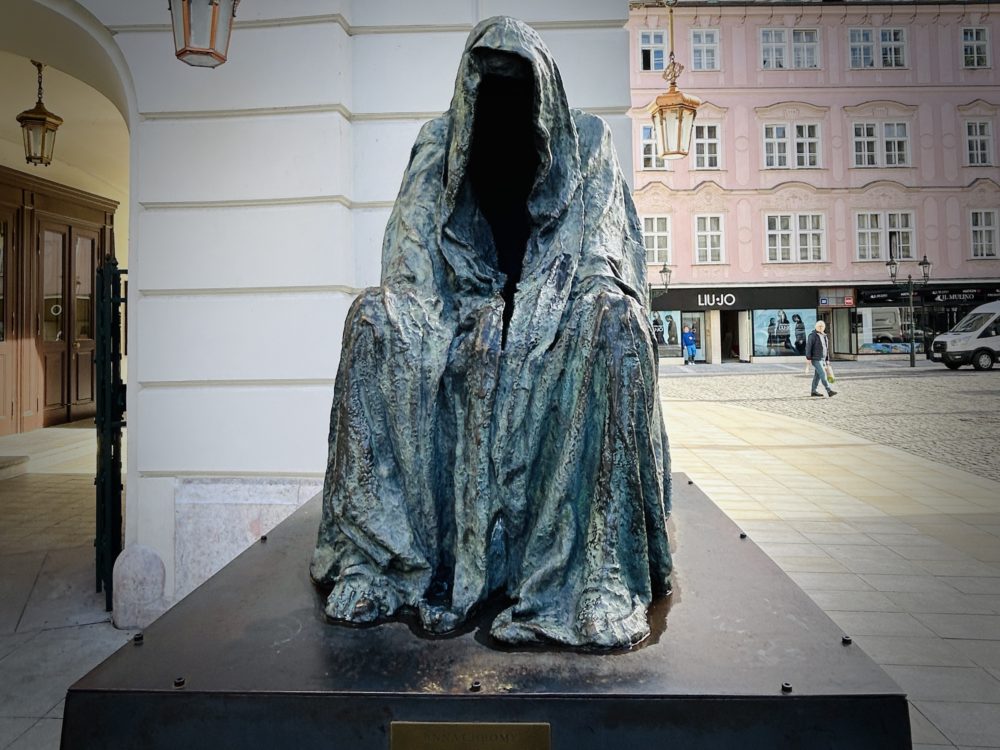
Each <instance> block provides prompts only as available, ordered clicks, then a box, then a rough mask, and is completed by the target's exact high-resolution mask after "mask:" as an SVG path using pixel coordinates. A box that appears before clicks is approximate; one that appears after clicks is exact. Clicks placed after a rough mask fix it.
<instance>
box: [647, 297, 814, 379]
mask: <svg viewBox="0 0 1000 750" xmlns="http://www.w3.org/2000/svg"><path fill="white" fill-rule="evenodd" d="M816 300H817V289H816V287H814V286H808V287H792V286H789V287H704V288H678V289H669V290H668V291H667V292H666V293H663V294H659V295H657V296H656V298H655V300H654V309H653V313H652V323H653V330H654V333H655V334H656V337H657V342H658V344H659V349H660V356H661V357H671V358H672V357H680V356H681V349H680V336H681V332H682V331H683V328H684V326H688V327H690V328H691V331H692V332H693V333H694V334H695V341H696V344H697V347H698V350H697V354H696V356H695V359H696V360H697V361H701V362H711V363H720V362H726V361H742V362H751V361H755V360H769V359H771V358H774V357H787V356H799V357H801V356H802V354H803V352H804V351H805V340H806V336H807V335H808V334H809V331H811V330H812V329H813V327H814V326H815V324H816Z"/></svg>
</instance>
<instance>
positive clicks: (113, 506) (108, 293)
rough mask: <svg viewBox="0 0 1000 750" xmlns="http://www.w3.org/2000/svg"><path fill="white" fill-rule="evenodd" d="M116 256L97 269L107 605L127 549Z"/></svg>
mask: <svg viewBox="0 0 1000 750" xmlns="http://www.w3.org/2000/svg"><path fill="white" fill-rule="evenodd" d="M127 273H128V271H127V270H126V269H124V268H119V267H118V261H117V260H115V258H114V256H111V255H108V256H105V258H104V262H103V263H102V264H101V265H100V267H99V268H98V269H97V310H96V315H95V318H96V323H97V326H96V328H97V341H96V347H97V351H96V352H94V355H95V357H94V358H95V360H96V362H95V365H96V369H97V372H96V378H97V417H96V419H95V421H96V423H97V477H96V478H95V479H94V485H95V486H96V487H97V536H96V538H95V539H94V547H95V548H96V550H97V590H98V591H101V590H102V589H103V590H104V602H105V608H106V609H107V610H108V611H109V612H110V611H111V603H112V594H113V590H112V580H111V579H112V572H113V570H114V566H115V559H116V558H117V557H118V553H119V552H121V551H122V490H123V489H124V485H123V484H122V428H123V427H125V420H124V416H125V383H123V382H122V305H123V304H125V299H124V298H123V297H122V276H124V275H125V274H127Z"/></svg>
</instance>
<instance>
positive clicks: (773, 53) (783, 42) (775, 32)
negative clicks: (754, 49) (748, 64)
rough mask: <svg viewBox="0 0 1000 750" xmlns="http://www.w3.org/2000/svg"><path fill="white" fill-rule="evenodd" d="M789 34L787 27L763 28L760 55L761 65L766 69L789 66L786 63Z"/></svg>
mask: <svg viewBox="0 0 1000 750" xmlns="http://www.w3.org/2000/svg"><path fill="white" fill-rule="evenodd" d="M787 46H788V35H787V33H786V31H785V29H761V31H760V55H761V67H763V68H764V69H766V70H770V69H774V70H778V69H781V68H786V67H788V66H787V65H786V64H785V55H786V53H787V50H786V47H787Z"/></svg>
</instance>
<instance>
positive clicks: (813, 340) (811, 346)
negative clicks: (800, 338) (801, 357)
mask: <svg viewBox="0 0 1000 750" xmlns="http://www.w3.org/2000/svg"><path fill="white" fill-rule="evenodd" d="M806 359H808V360H810V361H812V360H814V359H818V360H824V359H830V340H829V339H827V347H826V356H825V357H824V356H823V342H822V341H821V340H820V337H819V331H813V332H812V333H810V334H809V338H807V339H806Z"/></svg>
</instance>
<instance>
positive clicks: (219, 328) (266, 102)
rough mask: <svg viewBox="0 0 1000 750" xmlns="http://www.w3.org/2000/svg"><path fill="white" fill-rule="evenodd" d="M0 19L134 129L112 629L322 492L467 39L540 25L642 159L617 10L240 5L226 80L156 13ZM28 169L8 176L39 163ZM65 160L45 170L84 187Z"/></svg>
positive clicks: (125, 248)
mask: <svg viewBox="0 0 1000 750" xmlns="http://www.w3.org/2000/svg"><path fill="white" fill-rule="evenodd" d="M0 13H2V15H3V20H4V26H5V30H4V31H3V32H2V33H0V51H3V52H6V53H9V55H10V56H11V57H12V58H23V62H24V63H25V64H27V62H26V60H27V58H29V57H33V58H36V59H41V60H44V61H45V62H47V63H48V64H49V65H50V66H52V69H53V70H54V71H56V73H54V74H53V75H58V74H59V73H65V74H68V76H71V77H74V78H75V79H77V80H79V81H82V82H83V83H85V84H86V85H87V86H89V87H91V88H92V89H94V90H95V91H96V92H97V93H98V94H100V95H101V97H103V98H104V99H106V100H108V101H110V102H111V103H112V104H113V105H114V107H115V108H116V109H117V111H118V113H120V116H121V119H122V121H123V122H124V124H125V126H126V127H127V139H128V141H127V146H128V149H127V154H128V161H127V164H128V167H127V175H126V176H124V177H122V176H121V175H119V179H118V182H117V184H116V185H115V186H114V190H113V191H112V190H110V189H108V190H106V191H105V192H108V193H110V192H115V195H112V196H111V197H112V198H114V199H116V200H118V201H119V203H120V204H121V207H120V208H119V212H118V217H117V218H116V227H117V229H116V232H117V244H118V256H119V258H120V259H122V260H123V261H124V263H123V264H124V265H127V267H128V270H129V277H128V278H129V284H128V341H127V346H128V351H127V355H128V443H127V447H128V471H127V488H126V506H125V539H126V548H125V552H124V553H123V554H122V556H121V557H120V558H119V561H118V563H117V566H116V575H115V619H116V622H118V624H120V625H122V626H128V625H136V624H142V623H144V622H147V621H148V620H149V619H150V618H151V617H153V616H155V615H156V614H158V613H159V612H161V611H162V610H163V609H165V608H166V607H168V606H169V605H170V604H172V603H173V602H175V601H176V600H177V599H178V598H180V597H182V596H183V595H184V594H186V593H188V592H189V591H190V590H192V589H193V588H194V587H195V586H197V585H198V584H199V583H201V582H202V581H203V580H205V578H207V577H208V576H209V575H211V574H212V573H213V572H215V571H216V570H218V569H219V568H220V567H221V566H222V565H223V564H224V563H225V562H227V561H228V560H230V559H231V558H232V557H234V556H235V555H236V554H238V553H239V552H240V551H241V550H243V549H244V548H245V547H246V546H248V545H249V544H251V543H252V542H253V541H255V540H256V539H258V538H259V537H260V536H261V534H263V533H265V532H266V531H267V530H268V529H269V528H271V527H272V526H273V525H274V524H276V523H277V522H279V521H280V520H281V519H283V518H284V517H286V516H287V515H288V514H289V513H290V512H291V511H293V510H294V509H295V508H296V507H297V506H298V505H300V504H301V503H302V502H304V501H305V500H306V499H307V498H309V497H311V496H312V495H314V494H315V493H316V492H317V491H318V490H319V488H320V485H321V481H322V475H323V472H324V470H325V465H326V457H327V456H326V452H327V432H328V419H329V410H330V403H331V397H332V391H333V379H334V375H335V372H336V368H337V363H338V359H339V354H340V338H341V333H342V327H343V322H344V316H345V314H346V312H347V309H348V307H349V305H350V304H351V302H352V300H353V299H354V297H355V296H356V295H357V294H358V293H359V291H360V290H361V289H363V288H365V287H367V286H370V285H376V284H378V282H379V276H380V260H381V258H380V251H381V242H382V233H383V230H384V227H385V223H386V220H387V218H388V215H389V212H390V209H391V207H392V204H393V200H394V198H395V196H396V192H397V190H398V187H399V180H400V177H401V175H402V172H403V168H404V167H405V165H406V161H407V158H408V155H409V150H410V147H411V146H412V144H413V141H414V138H415V136H416V134H417V132H418V130H419V128H420V126H421V125H422V124H423V123H424V122H425V121H426V120H428V119H430V118H431V117H434V116H436V115H437V114H439V113H440V112H442V111H443V110H445V109H447V107H448V105H449V102H450V99H451V95H452V89H453V82H454V76H455V72H456V70H457V65H458V61H459V58H460V54H461V51H462V48H463V45H464V43H465V40H466V37H467V36H468V33H469V31H470V30H471V29H472V27H473V26H474V25H475V24H476V23H478V22H479V21H480V20H482V19H485V18H488V17H490V16H493V15H501V14H503V15H512V16H515V17H518V18H520V19H522V20H525V21H527V22H528V23H530V24H531V25H533V26H534V27H535V28H536V29H537V30H538V31H539V32H540V33H541V35H542V36H543V38H544V39H545V41H546V42H547V43H548V45H549V46H550V48H551V50H552V52H553V54H554V56H555V58H556V60H557V62H558V64H559V66H560V70H561V73H562V76H563V79H564V81H565V84H566V88H567V93H568V95H569V100H570V104H571V105H572V106H576V107H580V108H583V109H586V110H588V111H591V112H594V113H597V114H600V115H602V116H603V117H605V119H607V120H608V121H609V123H610V124H611V125H612V128H613V129H614V131H615V134H616V140H617V144H618V148H619V151H620V153H621V154H622V157H623V162H625V163H626V164H627V163H628V154H630V153H631V131H632V122H631V120H630V118H629V116H628V110H629V106H630V102H629V95H628V78H627V77H628V72H627V71H628V62H627V60H628V54H629V41H628V32H627V31H626V29H625V26H626V23H627V21H628V15H627V7H626V6H625V4H624V3H622V2H619V0H586V1H584V2H581V1H580V0H547V1H546V2H545V3H537V2H528V1H527V0H435V1H429V2H420V3H413V2H404V1H403V0H364V1H361V0H356V1H355V2H350V0H283V2H281V3H272V2H265V0H243V2H242V3H240V5H239V10H238V16H237V22H236V25H235V30H234V33H233V37H232V42H231V47H230V52H229V61H228V62H226V63H225V64H224V65H222V66H221V67H219V68H217V69H214V70H207V69H196V68H192V67H189V66H186V65H184V64H182V63H181V62H179V61H177V60H175V59H174V50H173V46H172V36H171V30H170V25H169V14H168V12H167V1H166V0H137V1H136V2H128V3H122V2H119V1H118V0H79V1H78V2H74V1H73V0H11V2H10V3H9V4H8V5H6V6H5V8H4V9H3V10H2V11H0ZM39 29H48V30H49V33H48V34H46V33H42V32H41V31H39ZM53 29H58V32H59V33H58V37H57V36H56V35H54V34H53V32H52V30H53ZM0 62H2V61H0ZM46 104H47V105H48V106H49V107H50V109H52V110H53V111H57V110H58V102H57V101H56V100H55V99H52V98H49V97H47V99H46ZM14 114H16V112H11V113H10V115H11V118H13V116H14ZM66 119H67V126H69V124H70V122H71V120H70V118H68V117H67V118H66ZM67 132H68V131H67ZM0 136H2V137H3V138H7V139H8V140H9V134H8V133H6V131H5V132H4V133H3V134H0ZM122 137H125V136H122ZM8 145H9V144H8ZM60 145H61V143H58V142H57V146H56V151H57V159H58V158H59V147H60ZM16 153H17V152H16V149H11V148H5V149H4V150H3V151H2V152H0V154H2V156H3V160H2V162H0V163H3V164H4V165H5V166H10V167H14V168H17V169H22V170H23V169H25V167H24V165H23V161H22V162H21V163H20V164H19V163H17V162H18V159H17V158H16ZM62 154H63V159H64V162H63V163H62V165H61V166H60V163H56V164H55V165H54V166H53V169H52V170H51V171H50V173H49V176H50V177H54V178H55V179H60V180H64V181H66V182H67V183H72V182H73V181H74V179H80V180H83V179H84V178H85V176H86V175H83V174H82V172H81V170H76V171H74V170H73V169H72V168H70V167H69V166H67V163H68V162H66V161H65V160H69V161H71V160H72V159H71V155H70V154H69V153H68V152H67V151H65V150H64V151H63V152H62ZM91 171H93V170H91ZM83 172H86V170H83ZM77 173H81V174H77ZM106 182H107V181H106ZM78 187H82V188H84V189H87V190H90V191H93V192H97V193H100V192H101V189H100V188H101V185H100V181H99V180H98V181H94V180H91V181H90V182H89V183H88V184H86V185H78ZM122 225H125V226H127V234H124V236H122V234H123V232H122ZM303 574H305V571H304V572H303Z"/></svg>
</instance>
